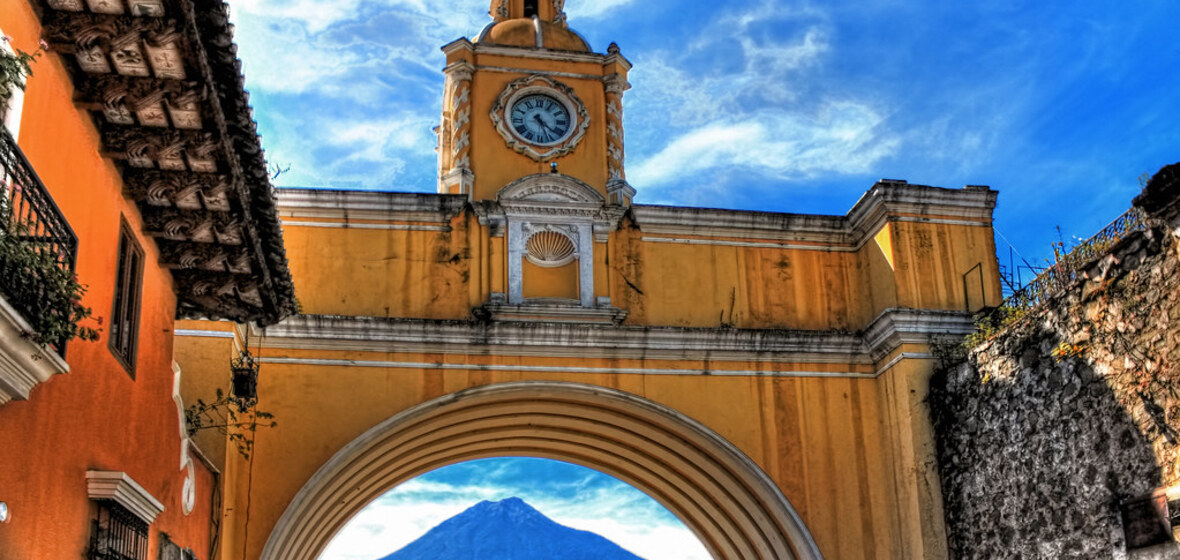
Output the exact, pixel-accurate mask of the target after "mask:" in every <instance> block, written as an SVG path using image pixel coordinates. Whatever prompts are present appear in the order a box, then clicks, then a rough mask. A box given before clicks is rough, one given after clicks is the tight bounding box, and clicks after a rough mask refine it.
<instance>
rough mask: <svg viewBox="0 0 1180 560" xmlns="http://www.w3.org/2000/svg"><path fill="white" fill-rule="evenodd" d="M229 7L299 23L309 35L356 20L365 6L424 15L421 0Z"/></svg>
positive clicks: (269, 0) (279, 0) (250, 2)
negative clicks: (404, 10)
mask: <svg viewBox="0 0 1180 560" xmlns="http://www.w3.org/2000/svg"><path fill="white" fill-rule="evenodd" d="M233 5H234V8H235V10H237V11H240V12H244V13H249V14H253V15H257V16H261V17H266V18H269V19H284V20H293V21H297V22H300V23H302V24H303V25H304V26H306V27H307V29H308V30H309V31H311V32H312V33H318V32H320V31H323V30H325V29H327V28H329V27H331V26H333V25H335V24H337V23H340V22H344V21H351V20H355V19H357V18H358V17H359V13H360V10H361V8H362V6H366V5H367V6H382V7H385V8H401V9H409V10H413V11H415V12H418V13H426V12H427V9H426V6H425V5H424V4H423V1H422V0H379V1H374V0H331V1H325V0H236V1H235V2H234V4H233Z"/></svg>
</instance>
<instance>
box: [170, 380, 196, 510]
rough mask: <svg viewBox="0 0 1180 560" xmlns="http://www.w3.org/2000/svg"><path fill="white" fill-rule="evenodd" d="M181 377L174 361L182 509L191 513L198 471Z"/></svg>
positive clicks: (173, 381) (173, 393)
mask: <svg viewBox="0 0 1180 560" xmlns="http://www.w3.org/2000/svg"><path fill="white" fill-rule="evenodd" d="M181 377H182V372H181V369H180V364H178V363H176V362H172V402H173V403H175V404H176V416H177V424H178V425H179V426H180V470H181V471H184V483H183V485H182V486H181V490H180V510H181V511H183V512H184V514H185V515H189V514H191V513H192V512H193V508H194V507H196V504H197V473H196V469H195V468H193V459H192V457H190V456H189V446H190V445H191V444H192V442H191V441H190V440H189V436H188V418H187V416H186V415H185V407H184V398H183V397H181V396H180V385H181V384H180V380H181Z"/></svg>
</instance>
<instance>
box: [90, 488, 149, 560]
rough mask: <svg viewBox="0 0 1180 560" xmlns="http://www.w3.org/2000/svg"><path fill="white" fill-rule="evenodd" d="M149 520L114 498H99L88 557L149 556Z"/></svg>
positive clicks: (142, 559) (126, 559)
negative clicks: (146, 521) (129, 509)
mask: <svg viewBox="0 0 1180 560" xmlns="http://www.w3.org/2000/svg"><path fill="white" fill-rule="evenodd" d="M147 557H148V524H147V523H145V522H144V521H143V520H142V519H140V518H138V517H136V516H135V514H133V513H131V512H130V511H128V510H127V508H124V507H123V506H121V505H119V504H118V503H116V502H114V501H111V500H100V501H99V502H98V516H97V517H96V518H95V519H94V522H93V524H92V525H91V528H90V552H89V554H88V555H87V556H86V558H87V560H147Z"/></svg>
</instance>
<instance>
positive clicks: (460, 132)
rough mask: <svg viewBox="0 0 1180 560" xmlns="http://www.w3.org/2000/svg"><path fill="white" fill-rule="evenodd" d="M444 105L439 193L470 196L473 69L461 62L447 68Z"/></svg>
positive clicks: (472, 177) (466, 63)
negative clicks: (441, 171)
mask: <svg viewBox="0 0 1180 560" xmlns="http://www.w3.org/2000/svg"><path fill="white" fill-rule="evenodd" d="M444 72H445V73H446V76H447V84H446V104H445V107H444V109H443V113H444V118H443V121H444V122H443V130H442V138H441V139H440V142H439V150H440V153H439V159H440V163H441V164H442V165H441V166H440V169H442V170H443V173H442V176H441V177H440V178H439V182H440V184H439V192H442V193H447V194H466V195H470V194H471V190H472V188H473V187H474V185H475V173H474V172H473V171H472V170H471V79H472V76H473V75H474V72H475V67H474V66H472V65H471V63H469V62H466V61H463V62H456V63H454V64H451V65H450V66H447V68H446V69H445V70H444Z"/></svg>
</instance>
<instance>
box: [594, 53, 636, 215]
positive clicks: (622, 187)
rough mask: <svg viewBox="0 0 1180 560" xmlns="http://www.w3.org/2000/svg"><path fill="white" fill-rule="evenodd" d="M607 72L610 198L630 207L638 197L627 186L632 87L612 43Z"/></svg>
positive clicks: (619, 55)
mask: <svg viewBox="0 0 1180 560" xmlns="http://www.w3.org/2000/svg"><path fill="white" fill-rule="evenodd" d="M607 53H608V54H607V60H606V64H605V67H606V71H607V72H609V73H608V74H607V75H606V76H605V77H603V80H602V82H603V86H604V88H605V93H606V169H607V182H606V191H607V198H608V201H609V202H610V203H611V204H617V205H620V206H629V205H630V204H631V199H632V198H634V197H635V189H633V188H631V185H630V184H628V183H627V171H626V159H627V153H626V148H625V145H624V142H623V140H624V135H623V130H624V129H623V93H624V92H626V91H627V90H628V89H629V88H630V87H631V84H629V83H627V74H626V71H627V70H626V69H627V66H625V65H624V64H622V63H621V62H622V58H623V57H622V55H621V54H619V46H618V45H616V44H614V43H611V44H610V47H609V48H608V49H607Z"/></svg>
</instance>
